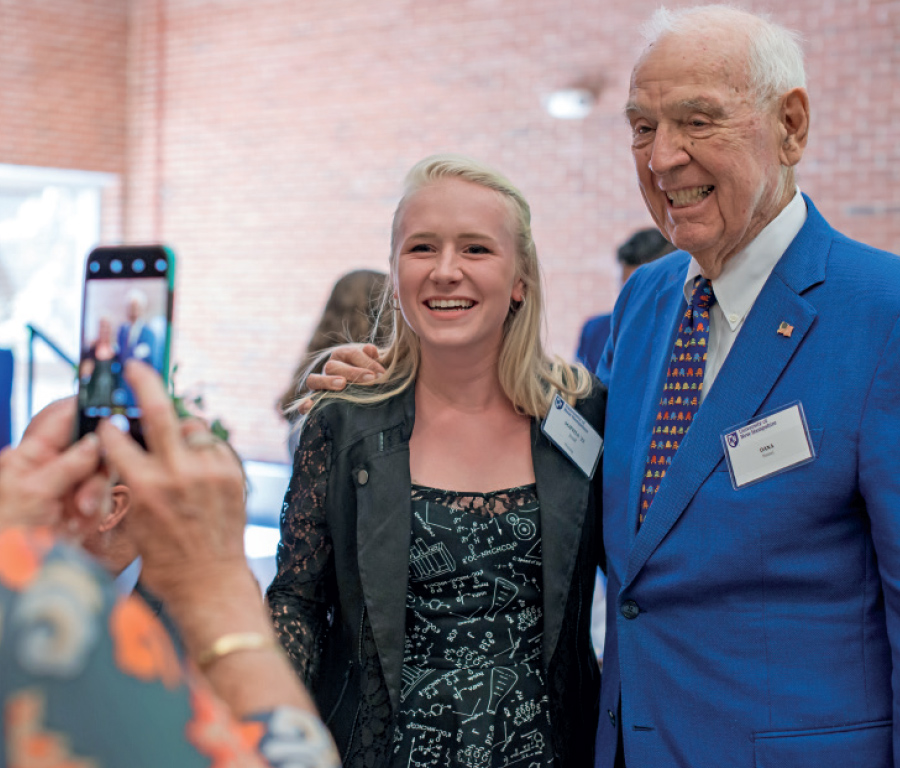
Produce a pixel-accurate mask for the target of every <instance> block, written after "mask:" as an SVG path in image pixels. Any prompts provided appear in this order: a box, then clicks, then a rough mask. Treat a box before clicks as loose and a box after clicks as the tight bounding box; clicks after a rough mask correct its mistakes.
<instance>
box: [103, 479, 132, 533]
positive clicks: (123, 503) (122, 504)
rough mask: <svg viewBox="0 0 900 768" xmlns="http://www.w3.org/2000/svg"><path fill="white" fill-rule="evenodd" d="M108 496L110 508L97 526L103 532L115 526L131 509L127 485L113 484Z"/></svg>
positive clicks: (129, 492)
mask: <svg viewBox="0 0 900 768" xmlns="http://www.w3.org/2000/svg"><path fill="white" fill-rule="evenodd" d="M110 497H111V498H112V509H111V510H110V513H109V514H108V515H107V516H106V517H105V518H104V520H103V522H102V523H100V525H99V526H98V527H97V530H98V531H101V532H103V533H105V532H106V531H111V530H112V529H113V528H115V527H116V526H117V525H118V524H119V523H120V522H121V521H122V519H123V518H124V517H125V515H127V514H128V510H129V509H131V491H130V490H129V489H128V486H127V485H114V486H113V488H112V491H110Z"/></svg>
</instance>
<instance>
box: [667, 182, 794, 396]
mask: <svg viewBox="0 0 900 768" xmlns="http://www.w3.org/2000/svg"><path fill="white" fill-rule="evenodd" d="M805 223H806V203H805V202H804V201H803V196H802V195H801V194H800V190H799V189H798V190H796V191H795V192H794V197H793V198H792V199H791V202H789V203H788V204H787V205H786V206H785V208H784V210H783V211H782V212H781V213H779V214H778V216H776V217H775V218H774V219H773V220H772V221H771V222H769V224H768V225H767V226H766V228H765V229H763V231H762V232H760V233H759V234H758V235H757V236H756V239H755V240H753V242H752V243H750V245H748V246H747V247H746V248H745V249H744V250H743V251H741V252H740V253H737V254H735V255H734V256H732V257H731V258H730V259H728V261H726V262H725V265H724V266H723V267H722V274H720V275H719V276H718V277H717V278H716V279H715V280H713V281H712V288H713V293H714V294H715V296H716V303H715V304H714V305H713V306H712V309H710V311H709V343H708V344H707V347H706V371H705V373H704V375H703V391H702V392H701V393H700V402H701V403H702V402H703V399H704V398H705V397H706V395H707V393H708V392H709V390H710V388H711V387H712V385H713V382H714V381H715V380H716V376H717V375H718V373H719V371H720V370H721V368H722V364H723V363H724V362H725V358H726V357H728V353H729V352H730V351H731V347H732V346H733V345H734V340H735V339H736V338H737V335H738V333H739V332H740V330H741V328H742V327H743V325H744V320H745V319H746V318H747V315H748V314H749V312H750V310H751V309H752V307H753V304H754V302H755V301H756V298H757V297H758V296H759V293H760V291H762V289H763V286H764V285H765V283H766V280H768V279H769V275H770V274H772V270H773V269H774V268H775V265H776V264H777V263H778V260H779V259H780V258H781V257H782V256H783V255H784V252H785V251H786V250H787V249H788V246H789V245H790V244H791V243H792V242H793V240H794V238H795V237H797V233H798V232H799V231H800V230H801V229H802V227H803V225H804V224H805ZM699 274H700V265H699V264H698V263H697V261H696V260H695V259H694V258H693V257H691V263H690V264H689V265H688V270H687V275H686V276H685V279H684V296H685V298H686V299H687V302H688V304H690V303H691V292H692V291H693V289H694V279H695V278H696V277H697V276H698V275H699Z"/></svg>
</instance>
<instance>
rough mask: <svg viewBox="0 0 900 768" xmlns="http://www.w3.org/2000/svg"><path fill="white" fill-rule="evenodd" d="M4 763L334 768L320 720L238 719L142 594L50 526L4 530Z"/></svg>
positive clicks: (0, 558)
mask: <svg viewBox="0 0 900 768" xmlns="http://www.w3.org/2000/svg"><path fill="white" fill-rule="evenodd" d="M0 706H2V713H0V715H2V718H3V728H2V731H0V734H2V736H0V768H4V767H5V766H9V768H25V767H26V766H27V767H28V768H32V767H34V768H38V767H39V768H94V767H95V766H124V765H127V766H129V768H142V767H143V766H148V768H149V767H150V766H153V768H158V766H164V765H165V766H176V765H177V766H179V768H182V767H184V768H189V767H191V766H215V768H231V767H232V766H234V767H236V766H271V767H272V768H333V767H334V766H336V765H337V755H336V752H335V750H334V747H333V745H332V742H331V739H330V737H329V736H328V734H327V732H326V731H325V730H324V728H323V727H322V725H321V723H320V722H319V721H318V719H316V718H314V717H311V716H310V715H309V714H307V713H305V712H301V711H299V710H297V709H294V708H291V707H284V708H281V709H277V710H275V711H272V712H260V713H258V714H256V715H255V716H252V717H249V718H247V719H246V720H244V721H242V722H237V721H235V720H234V719H233V718H232V717H231V715H230V713H229V712H228V710H227V708H226V707H225V705H224V704H223V703H222V702H221V701H220V700H219V699H218V698H216V697H215V695H214V694H213V693H212V691H211V690H210V689H209V688H208V687H207V686H206V684H205V682H204V681H203V680H202V679H201V678H199V676H198V675H197V674H196V673H195V672H193V671H192V670H191V669H190V668H189V667H188V666H187V665H186V663H185V661H184V660H183V659H182V658H181V657H180V655H179V652H178V651H176V649H175V646H174V645H173V643H172V640H171V638H170V637H169V635H168V633H167V632H166V630H165V629H164V627H163V625H162V624H161V623H160V622H159V620H158V619H157V618H156V616H154V615H153V612H152V611H151V610H150V609H149V608H148V607H147V605H146V603H145V602H144V601H143V600H142V599H141V598H139V597H137V596H134V595H132V596H129V597H126V598H118V597H117V595H116V592H115V588H114V586H113V582H112V580H111V579H110V578H109V576H108V575H107V574H106V573H105V572H104V571H103V569H102V568H101V567H100V566H99V565H97V564H95V563H94V562H92V561H90V560H89V559H88V558H87V557H86V556H85V555H84V554H83V553H82V552H80V551H78V550H76V549H73V548H70V547H68V546H66V545H63V544H60V543H59V542H58V541H57V540H56V539H55V538H54V536H53V534H52V533H51V532H49V531H48V530H45V529H22V528H9V529H6V530H4V531H0Z"/></svg>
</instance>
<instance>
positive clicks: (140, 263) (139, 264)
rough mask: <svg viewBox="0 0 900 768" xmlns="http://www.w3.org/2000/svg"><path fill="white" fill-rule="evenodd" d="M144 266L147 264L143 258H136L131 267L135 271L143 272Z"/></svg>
mask: <svg viewBox="0 0 900 768" xmlns="http://www.w3.org/2000/svg"><path fill="white" fill-rule="evenodd" d="M144 266H145V264H144V260H143V259H135V260H134V261H132V262H131V268H132V269H133V270H134V271H135V272H138V273H141V272H143V271H144Z"/></svg>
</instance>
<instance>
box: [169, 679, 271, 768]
mask: <svg viewBox="0 0 900 768" xmlns="http://www.w3.org/2000/svg"><path fill="white" fill-rule="evenodd" d="M191 707H192V708H193V710H194V716H193V717H192V718H191V719H190V720H189V721H188V724H187V729H186V733H187V737H188V740H189V741H190V742H191V743H192V744H193V745H194V746H195V747H197V750H198V751H199V752H200V753H201V754H202V755H205V756H206V757H209V758H211V759H212V764H211V767H210V768H244V766H259V768H262V766H263V765H264V763H262V762H261V761H260V760H259V759H258V758H257V757H256V756H255V755H254V754H253V753H254V752H255V751H256V750H255V746H256V744H258V743H259V741H260V739H262V736H263V733H264V732H265V728H264V727H263V726H262V724H261V723H259V724H257V723H246V724H245V725H244V727H239V726H237V725H236V724H235V722H234V720H233V719H232V718H231V715H230V714H229V712H228V710H227V709H226V708H225V705H224V704H223V703H222V702H221V701H219V699H217V698H216V697H215V696H213V694H212V693H211V692H210V691H209V690H207V689H206V688H205V687H204V686H202V685H198V686H195V687H194V688H192V690H191ZM255 725H259V726H260V730H259V731H256V730H255V729H254V728H253V726H255ZM254 738H255V740H256V742H255V744H253V743H248V742H252V740H253V739H254Z"/></svg>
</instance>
